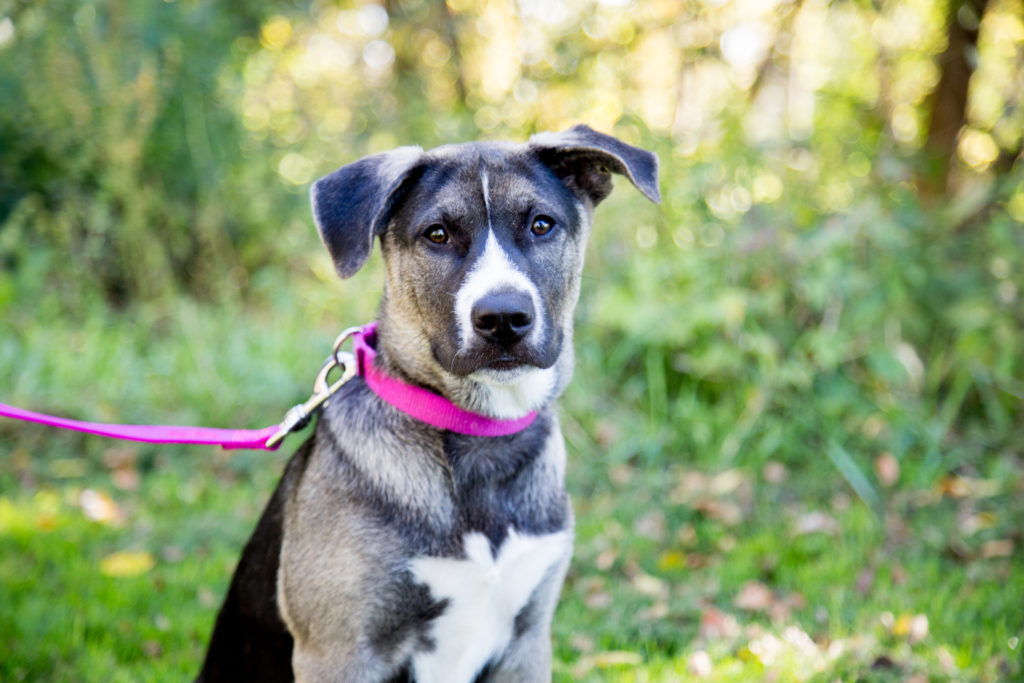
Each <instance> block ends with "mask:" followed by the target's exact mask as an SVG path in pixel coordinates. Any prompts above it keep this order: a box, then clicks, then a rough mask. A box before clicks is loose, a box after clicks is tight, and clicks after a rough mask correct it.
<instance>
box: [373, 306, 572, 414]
mask: <svg viewBox="0 0 1024 683" xmlns="http://www.w3.org/2000/svg"><path fill="white" fill-rule="evenodd" d="M389 305H390V301H389V300H388V298H387V297H386V296H385V298H384V299H383V300H382V301H381V315H380V326H379V327H378V331H377V353H378V356H377V366H378V367H379V368H380V369H381V370H382V371H384V372H387V373H388V374H391V375H393V376H394V377H397V378H398V379H401V380H403V381H405V382H409V383H411V384H415V385H418V386H422V387H425V388H427V389H430V390H431V391H434V392H436V393H438V394H441V395H442V396H444V397H445V398H447V399H448V400H449V401H451V402H452V403H454V404H455V405H457V406H459V407H461V408H465V409H466V410H470V411H473V412H476V413H480V414H482V415H486V416H488V417H493V418H498V419H518V418H521V417H523V416H524V415H526V414H527V413H530V412H531V411H538V410H542V409H543V408H544V407H545V406H547V405H548V404H550V403H551V402H552V401H553V400H554V399H555V398H556V397H557V396H558V395H559V394H561V393H562V391H563V390H564V389H565V386H566V385H567V384H568V383H569V380H570V379H571V376H572V366H573V355H572V338H571V329H570V330H569V333H568V338H566V339H565V340H564V342H563V344H562V353H561V355H560V356H559V358H558V361H557V362H556V363H555V364H554V365H553V366H552V367H550V368H545V369H539V368H524V369H523V370H522V371H521V373H520V374H519V375H518V376H516V377H515V378H514V380H513V381H511V382H496V381H494V380H492V379H490V378H488V377H486V376H484V375H482V374H481V373H474V374H473V375H470V376H468V377H460V376H458V375H455V374H453V373H451V372H448V371H447V370H445V369H444V368H443V367H441V366H440V365H439V364H438V363H437V361H436V360H435V359H434V356H433V353H432V352H431V349H430V341H429V340H428V339H427V337H426V335H425V334H424V333H423V331H422V330H421V329H418V328H417V327H416V326H415V325H414V324H410V323H408V322H405V323H403V322H402V321H406V320H409V318H407V317H403V316H401V315H395V314H393V312H390V311H389Z"/></svg>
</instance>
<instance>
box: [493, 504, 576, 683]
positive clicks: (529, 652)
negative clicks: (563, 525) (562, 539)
mask: <svg viewBox="0 0 1024 683" xmlns="http://www.w3.org/2000/svg"><path fill="white" fill-rule="evenodd" d="M570 515H571V511H570ZM570 525H571V519H570ZM570 533H571V526H570ZM571 559H572V550H571V544H570V549H569V552H567V553H566V554H565V557H563V558H562V560H561V561H560V562H558V563H557V564H556V565H555V566H553V567H552V568H551V569H550V571H549V572H548V575H547V576H545V577H544V580H543V581H542V582H541V584H540V585H539V586H538V587H537V590H536V591H534V594H533V595H532V596H531V597H530V601H529V602H528V603H527V604H526V606H525V607H524V608H523V609H522V610H521V611H520V612H519V614H518V615H517V616H516V620H515V631H514V634H513V638H512V642H511V643H509V646H508V649H506V650H505V653H504V654H503V655H502V657H501V659H499V660H498V661H497V662H496V663H495V664H494V665H493V667H492V668H491V670H490V672H489V674H488V675H487V676H486V677H485V678H484V680H486V681H487V682H488V683H534V682H537V681H550V680H551V619H552V616H553V615H554V612H555V606H556V605H557V604H558V595H559V593H561V591H562V581H563V580H564V579H565V572H566V571H567V570H568V568H569V561H570V560H571Z"/></svg>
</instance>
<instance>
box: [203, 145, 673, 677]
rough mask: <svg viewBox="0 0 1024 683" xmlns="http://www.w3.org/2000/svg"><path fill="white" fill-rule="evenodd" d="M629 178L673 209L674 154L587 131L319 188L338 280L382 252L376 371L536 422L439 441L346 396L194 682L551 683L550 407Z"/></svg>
mask: <svg viewBox="0 0 1024 683" xmlns="http://www.w3.org/2000/svg"><path fill="white" fill-rule="evenodd" d="M612 174H618V175H622V176H624V177H625V178H627V179H628V180H630V181H631V182H632V183H633V185H635V186H636V187H637V188H638V189H639V190H640V192H641V193H643V194H644V195H645V196H646V197H648V198H649V199H651V200H652V201H654V202H660V193H659V189H658V158H657V156H655V155H654V154H653V153H651V152H648V151H645V150H642V149H639V148H636V147H633V146H631V145H629V144H626V143H624V142H622V141H620V140H618V139H616V138H614V137H611V136H608V135H605V134H602V133H599V132H596V131H594V130H592V129H590V128H588V127H586V126H583V125H580V126H576V127H574V128H572V129H570V130H567V131H564V132H561V133H540V134H537V135H534V136H533V137H531V138H530V139H529V140H528V141H527V142H526V143H519V144H513V143H506V142H478V143H465V144H457V145H446V146H442V147H438V148H436V149H433V150H430V151H426V152H425V151H423V150H422V149H420V148H419V147H401V148H398V149H395V150H393V151H391V152H386V153H382V154H376V155H373V156H369V157H366V158H363V159H361V160H359V161H356V162H354V163H352V164H349V165H347V166H343V167H342V168H340V169H338V170H337V171H335V172H334V173H332V174H330V175H328V176H326V177H324V178H321V179H320V180H318V181H317V182H316V183H314V185H313V188H312V191H311V195H312V207H313V215H314V218H315V222H316V225H317V228H318V230H319V232H320V236H321V238H322V240H323V242H324V244H325V246H326V247H327V250H328V252H329V253H330V255H331V257H332V259H333V261H334V264H335V266H336V268H337V271H338V273H339V275H340V276H341V277H342V278H347V277H349V276H351V275H352V274H353V273H355V272H356V271H358V270H359V269H360V267H361V266H362V265H363V264H364V263H365V261H366V260H367V257H368V256H369V254H370V251H371V248H372V245H373V241H374V238H378V239H379V242H380V248H381V252H382V255H383V262H384V266H385V271H386V284H385V288H384V293H383V297H382V299H381V303H380V313H379V319H378V328H377V330H376V335H375V336H376V351H377V357H376V361H375V362H374V367H375V368H376V369H377V370H378V371H379V372H380V373H381V374H383V375H386V376H388V377H391V378H393V379H394V380H395V381H397V382H400V383H403V384H404V385H408V386H413V387H418V388H419V390H420V391H422V390H428V391H430V392H431V393H432V394H434V395H439V396H440V397H443V399H446V401H447V402H450V403H451V404H454V406H457V409H460V410H464V411H471V412H472V413H473V414H477V415H480V416H483V417H484V419H494V420H498V421H504V422H503V423H505V422H515V421H517V420H518V421H522V422H528V426H526V427H525V428H522V429H520V430H518V431H515V432H514V433H510V434H507V435H503V436H476V435H470V434H466V433H459V432H456V431H451V430H448V429H441V428H438V427H435V426H432V425H431V424H428V423H426V422H424V421H421V420H419V419H417V418H414V417H412V416H411V415H409V414H407V413H406V412H403V411H402V410H400V409H398V408H396V407H394V406H393V405H392V404H390V403H389V402H388V401H386V400H383V399H382V398H381V396H382V395H378V394H377V393H375V390H374V389H372V388H371V387H370V386H369V385H368V381H366V380H364V378H363V377H362V376H357V377H355V378H353V379H352V380H351V381H349V382H347V383H346V384H345V385H344V386H342V387H341V389H340V390H339V391H338V393H337V394H335V395H334V396H333V397H332V398H331V400H330V401H329V403H327V404H326V405H325V407H324V408H323V410H322V412H321V414H320V416H319V420H318V423H317V425H316V428H315V431H314V433H313V435H312V436H311V437H310V439H309V440H308V441H307V442H306V443H305V444H303V445H302V446H301V447H300V448H299V449H298V451H297V452H296V453H295V454H294V456H293V457H292V458H291V460H290V461H289V463H288V465H287V466H286V468H285V472H284V474H283V476H282V478H281V480H280V483H279V484H278V486H277V488H276V490H275V491H274V493H273V495H272V496H271V498H270V502H269V504H268V505H267V507H266V509H265V510H264V512H263V514H262V516H261V518H260V520H259V522H258V524H257V526H256V529H255V531H254V533H253V535H252V537H251V538H250V540H249V542H248V543H247V545H246V546H245V549H244V551H243V553H242V557H241V559H240V561H239V563H238V567H237V569H236V571H235V574H234V576H233V578H232V581H231V585H230V587H229V589H228V592H227V596H226V598H225V600H224V603H223V605H222V607H221V610H220V612H219V614H218V616H217V621H216V624H215V626H214V629H213V634H212V636H211V639H210V644H209V648H208V651H207V654H206V658H205V661H204V663H203V668H202V670H201V672H200V674H199V677H198V679H197V680H198V681H201V682H203V683H214V682H215V681H289V680H298V681H359V682H362V681H416V682H417V683H432V682H441V681H443V682H446V683H469V682H471V681H515V682H524V681H547V680H550V678H551V642H550V629H551V619H552V615H553V612H554V609H555V605H556V602H557V599H558V595H559V592H560V591H561V586H562V582H563V579H564V577H565V573H566V570H567V567H568V565H569V560H570V556H571V554H572V539H573V512H572V509H571V507H570V502H569V498H568V494H567V493H566V490H565V483H564V472H565V446H564V441H563V437H562V435H561V431H560V427H559V422H558V416H557V415H556V413H555V411H554V410H553V408H552V401H553V400H554V399H555V398H556V397H557V396H558V395H559V394H560V393H561V392H562V390H563V389H564V388H565V386H566V384H567V383H568V382H569V379H570V376H571V374H572V366H573V350H572V335H573V309H574V308H575V305H576V302H577V299H578V297H579V293H580V277H581V272H582V269H583V258H584V250H585V245H586V242H587V238H588V235H589V232H590V228H591V221H592V217H593V212H594V207H595V206H596V205H597V204H598V203H599V202H600V201H601V200H602V199H604V198H605V197H606V196H607V195H608V193H609V192H610V191H611V189H612V182H611V175H612ZM517 429H518V428H517Z"/></svg>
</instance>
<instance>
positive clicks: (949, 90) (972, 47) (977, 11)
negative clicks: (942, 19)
mask: <svg viewBox="0 0 1024 683" xmlns="http://www.w3.org/2000/svg"><path fill="white" fill-rule="evenodd" d="M988 2H989V0H949V4H948V6H947V12H946V37H947V42H946V49H945V50H944V51H943V53H942V55H941V56H940V57H939V69H940V72H939V82H938V85H936V86H935V90H933V91H932V94H931V96H930V97H929V98H928V103H927V104H928V112H929V118H928V137H927V140H926V142H925V168H924V169H923V171H922V173H921V176H920V178H919V182H918V185H919V187H920V189H921V193H922V195H924V196H925V197H926V198H937V197H940V196H942V195H943V194H945V192H946V190H947V189H948V188H949V180H950V174H951V172H952V170H953V168H954V165H953V164H954V157H955V155H956V148H957V142H958V141H959V139H960V129H961V128H963V126H964V124H966V123H967V91H968V87H969V86H970V82H971V75H972V74H973V73H974V68H975V66H976V61H977V46H978V27H979V25H980V24H981V19H982V17H983V16H984V14H985V9H986V7H987V6H988Z"/></svg>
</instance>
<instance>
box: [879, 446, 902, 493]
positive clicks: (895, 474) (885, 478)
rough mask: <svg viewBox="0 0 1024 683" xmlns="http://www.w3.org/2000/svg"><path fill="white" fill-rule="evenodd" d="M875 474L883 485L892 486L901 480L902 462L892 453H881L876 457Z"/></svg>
mask: <svg viewBox="0 0 1024 683" xmlns="http://www.w3.org/2000/svg"><path fill="white" fill-rule="evenodd" d="M875 474H876V475H877V476H878V481H879V482H880V483H881V484H882V486H885V487H889V486H892V485H894V484H895V483H896V482H898V481H899V480H900V463H899V461H898V460H896V458H895V457H894V456H893V454H892V453H889V452H887V451H886V452H882V453H879V454H878V457H877V458H875Z"/></svg>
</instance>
